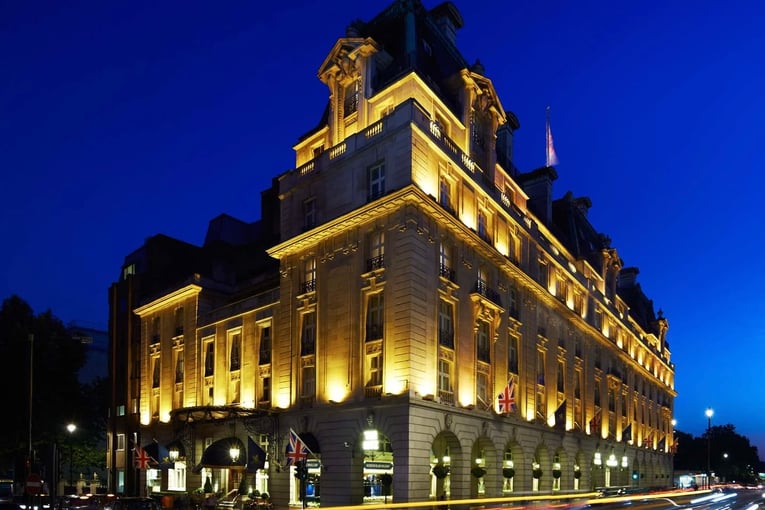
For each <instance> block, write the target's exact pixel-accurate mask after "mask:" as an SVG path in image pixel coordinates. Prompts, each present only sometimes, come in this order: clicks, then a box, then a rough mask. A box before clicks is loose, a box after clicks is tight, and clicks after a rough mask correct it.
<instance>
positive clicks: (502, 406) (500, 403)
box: [497, 379, 515, 414]
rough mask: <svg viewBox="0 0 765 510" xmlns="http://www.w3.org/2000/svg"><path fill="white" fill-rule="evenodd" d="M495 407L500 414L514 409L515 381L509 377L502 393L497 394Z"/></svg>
mask: <svg viewBox="0 0 765 510" xmlns="http://www.w3.org/2000/svg"><path fill="white" fill-rule="evenodd" d="M497 409H498V412H499V413H500V414H507V413H512V412H514V411H515V381H514V380H513V379H510V381H508V383H507V386H505V389H504V390H502V393H500V394H499V395H497Z"/></svg>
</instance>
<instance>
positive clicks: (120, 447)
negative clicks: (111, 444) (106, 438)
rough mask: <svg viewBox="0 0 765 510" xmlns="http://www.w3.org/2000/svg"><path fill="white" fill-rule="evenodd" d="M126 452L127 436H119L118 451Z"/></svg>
mask: <svg viewBox="0 0 765 510" xmlns="http://www.w3.org/2000/svg"><path fill="white" fill-rule="evenodd" d="M124 450H125V434H117V451H124Z"/></svg>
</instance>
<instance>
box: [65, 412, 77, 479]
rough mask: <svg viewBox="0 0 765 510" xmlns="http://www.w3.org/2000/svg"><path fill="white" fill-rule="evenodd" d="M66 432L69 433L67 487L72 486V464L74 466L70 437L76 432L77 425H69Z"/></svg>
mask: <svg viewBox="0 0 765 510" xmlns="http://www.w3.org/2000/svg"><path fill="white" fill-rule="evenodd" d="M66 430H68V431H69V486H70V487H71V486H72V464H74V450H73V449H72V443H73V442H74V441H73V440H72V435H73V434H74V431H75V430H77V425H75V424H74V423H70V424H69V425H67V426H66Z"/></svg>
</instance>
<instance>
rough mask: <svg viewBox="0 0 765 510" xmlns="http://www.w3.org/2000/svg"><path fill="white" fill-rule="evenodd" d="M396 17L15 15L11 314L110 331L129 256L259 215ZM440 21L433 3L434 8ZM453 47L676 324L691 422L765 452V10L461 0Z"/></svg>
mask: <svg viewBox="0 0 765 510" xmlns="http://www.w3.org/2000/svg"><path fill="white" fill-rule="evenodd" d="M387 4H388V3H387V2H380V1H367V2H357V1H350V0H337V1H333V2H307V1H297V2H255V1H254V0H251V1H243V0H227V1H225V2H212V1H198V0H184V1H164V2H156V1H151V2H147V1H142V0H137V1H132V0H131V1H130V2H110V1H107V2H104V1H102V0H98V1H78V0H72V1H66V2H61V1H55V2H54V1H49V2H46V1H35V0H7V1H5V2H2V3H0V179H1V181H0V183H1V184H0V193H1V196H2V201H0V214H1V216H0V217H2V220H1V221H0V238H2V240H3V249H2V250H0V268H2V270H0V298H6V297H8V296H10V295H12V294H18V295H19V296H21V297H22V298H23V299H24V300H26V301H27V302H28V303H29V304H30V305H31V306H32V307H33V308H34V309H35V311H36V312H42V311H44V310H47V309H51V310H52V311H53V313H54V314H55V315H56V316H58V317H59V318H61V319H62V320H63V321H64V322H69V321H75V320H76V321H82V322H88V323H93V324H97V325H100V326H102V327H104V328H105V327H106V324H107V312H108V303H107V289H108V287H109V285H110V284H111V283H112V282H113V281H115V280H116V279H117V278H118V276H119V272H120V267H121V264H122V262H123V259H124V257H125V256H126V255H127V254H128V253H130V252H132V251H133V250H135V249H137V248H139V247H140V246H141V245H142V244H143V241H144V239H145V238H147V237H149V236H152V235H154V234H157V233H163V234H167V235H169V236H172V237H175V238H178V239H181V240H184V241H187V242H190V243H194V244H201V243H202V241H203V240H204V235H205V232H206V228H207V224H208V221H209V220H210V219H212V218H213V217H215V216H217V215H219V214H221V213H228V214H230V215H232V216H234V217H237V218H240V219H242V220H245V221H254V220H257V219H258V218H259V216H260V192H261V191H262V190H263V189H265V188H267V187H268V186H269V185H270V181H271V178H272V177H275V176H277V175H279V174H281V173H282V172H284V171H286V170H288V169H290V168H292V167H294V154H293V152H292V145H293V144H294V143H295V142H296V141H297V139H298V137H300V136H301V135H302V134H303V133H305V132H306V131H308V130H310V129H312V128H314V127H315V126H316V125H317V124H318V122H319V119H320V117H321V113H322V110H323V108H324V106H325V103H326V100H327V97H328V91H327V89H326V88H325V86H324V85H323V84H322V83H321V82H319V81H318V79H317V78H316V73H317V71H318V68H319V66H320V65H321V63H322V61H323V60H324V58H325V57H326V56H327V54H328V53H329V51H330V49H331V48H332V46H333V44H334V43H335V41H336V40H337V38H339V37H342V36H343V35H344V34H345V27H346V26H347V25H348V24H349V23H350V22H351V21H353V20H354V19H357V18H360V19H363V20H369V19H371V18H372V17H373V16H374V15H375V14H377V13H378V12H379V11H380V10H382V9H383V8H384V7H385V6H386V5H387ZM425 5H426V6H427V7H429V8H432V7H435V6H436V5H437V2H430V1H426V3H425ZM455 5H456V6H457V8H458V9H459V10H460V12H461V13H462V16H463V18H464V21H465V26H464V28H463V29H461V30H460V31H459V32H458V39H457V41H458V46H459V48H460V50H461V51H462V53H463V55H464V56H465V57H466V59H467V60H468V62H471V63H472V62H474V61H475V60H476V59H479V60H480V61H481V63H482V64H483V65H484V67H485V69H486V75H487V76H488V77H489V78H490V79H492V81H493V83H494V86H495V88H496V90H497V92H498V93H499V96H500V100H501V101H502V105H503V106H504V108H505V109H507V110H510V111H512V112H514V113H515V114H516V115H517V116H518V118H519V120H520V123H521V128H520V130H519V131H518V132H517V135H516V139H515V140H516V142H515V156H516V157H515V164H516V166H518V167H519V168H520V169H521V171H529V170H533V169H535V168H537V167H539V166H542V165H543V164H544V162H545V152H544V143H545V139H544V129H545V107H546V106H548V105H549V106H550V114H551V125H552V132H553V136H554V141H555V149H556V152H557V154H558V158H559V160H560V163H559V165H558V166H557V172H558V175H559V179H558V180H557V181H556V182H555V185H554V193H555V196H556V198H557V197H560V196H562V195H563V194H565V192H566V191H569V190H570V191H572V192H573V193H574V195H576V196H588V197H590V199H591V200H592V203H593V207H592V209H591V210H590V216H589V217H590V221H591V222H592V223H593V225H594V226H595V228H596V229H597V230H598V231H600V232H603V233H605V234H607V235H609V236H610V237H611V239H612V245H613V247H615V248H616V249H617V250H618V251H619V254H620V255H621V257H622V259H623V261H624V264H625V266H627V267H630V266H635V267H638V268H639V269H640V274H639V275H638V282H640V284H641V286H642V288H643V290H644V291H645V292H646V294H647V295H648V296H649V297H650V298H651V299H653V301H654V306H655V308H656V310H657V311H658V310H659V309H661V310H662V311H663V312H664V314H665V316H666V317H667V319H668V320H669V324H670V330H669V333H668V340H669V342H670V346H671V350H672V360H673V361H674V363H675V364H676V370H677V374H676V385H675V388H676V390H677V391H678V393H679V396H678V397H677V399H676V401H675V411H676V418H677V420H678V423H677V428H678V429H679V430H682V431H684V432H689V433H692V434H694V435H700V434H701V433H702V432H703V431H704V429H705V428H706V426H707V419H706V416H705V415H704V411H705V409H706V408H707V407H712V408H713V409H714V411H715V414H714V417H713V419H712V424H713V425H722V424H727V423H730V424H733V425H735V427H736V430H737V431H738V432H739V433H740V434H742V435H745V436H747V437H749V438H750V440H751V441H752V443H753V444H755V445H757V446H758V448H759V452H760V457H761V458H765V385H764V384H763V380H762V372H760V370H762V368H763V359H764V358H763V356H764V355H765V341H764V340H765V339H764V338H763V336H765V335H764V332H765V327H764V326H763V325H762V320H761V319H762V316H763V313H762V311H763V302H764V301H765V298H763V289H765V271H763V269H762V267H761V264H762V261H763V253H765V233H764V232H765V229H763V228H762V226H761V225H760V220H761V218H762V217H763V214H762V203H763V201H762V198H761V194H762V189H763V186H762V174H763V171H765V170H764V169H763V165H762V157H761V155H762V152H763V151H762V147H763V145H764V144H763V143H762V141H761V140H760V137H761V135H762V131H763V130H762V119H763V117H764V113H765V105H764V102H765V99H764V98H765V83H763V77H764V76H765V72H764V71H763V69H765V66H764V65H763V59H764V58H765V57H764V55H765V51H763V50H764V49H765V31H763V30H762V27H761V26H760V25H761V23H760V20H762V19H763V14H765V12H763V11H765V4H763V3H762V2H759V1H755V0H743V1H736V2H722V1H719V0H715V1H709V2H694V1H690V0H687V1H686V0H682V1H671V0H670V1H666V0H663V1H655V0H648V1H643V2H612V1H605V0H603V1H590V0H585V1H582V2H571V1H547V0H520V1H511V2H508V1H506V0H503V1H491V0H486V1H483V2H474V1H467V0H465V1H456V2H455Z"/></svg>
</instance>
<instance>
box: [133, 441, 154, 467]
mask: <svg viewBox="0 0 765 510" xmlns="http://www.w3.org/2000/svg"><path fill="white" fill-rule="evenodd" d="M133 459H134V462H135V467H136V469H149V463H150V462H157V461H156V460H154V459H152V458H151V455H149V454H148V453H147V452H146V450H145V449H143V448H141V447H140V446H138V445H137V444H136V445H135V446H134V447H133Z"/></svg>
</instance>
